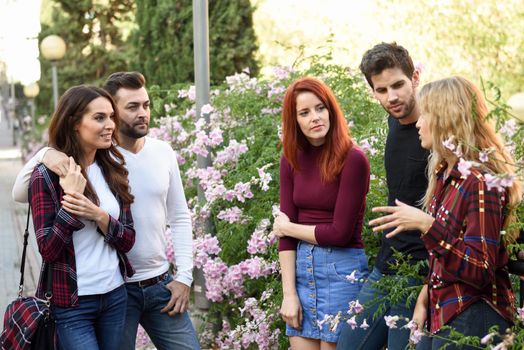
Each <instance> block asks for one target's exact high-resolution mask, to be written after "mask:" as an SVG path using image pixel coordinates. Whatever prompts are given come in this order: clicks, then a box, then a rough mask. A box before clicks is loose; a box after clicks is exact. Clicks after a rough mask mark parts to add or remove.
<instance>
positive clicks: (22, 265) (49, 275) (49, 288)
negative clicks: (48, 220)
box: [18, 203, 53, 303]
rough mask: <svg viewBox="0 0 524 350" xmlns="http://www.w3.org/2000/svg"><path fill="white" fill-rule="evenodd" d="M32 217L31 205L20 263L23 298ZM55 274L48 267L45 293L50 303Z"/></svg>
mask: <svg viewBox="0 0 524 350" xmlns="http://www.w3.org/2000/svg"><path fill="white" fill-rule="evenodd" d="M30 217H31V203H29V204H28V206H27V218H26V222H25V231H24V247H23V249H22V259H21V261H20V284H19V285H18V297H19V298H21V297H22V294H23V291H24V271H25V258H26V255H27V245H28V241H29V218H30ZM52 278H53V273H52V271H51V267H50V266H49V265H48V266H47V288H46V292H45V297H46V300H47V302H48V303H50V302H51V299H52V297H53V292H52V290H53V289H52V286H53V281H52Z"/></svg>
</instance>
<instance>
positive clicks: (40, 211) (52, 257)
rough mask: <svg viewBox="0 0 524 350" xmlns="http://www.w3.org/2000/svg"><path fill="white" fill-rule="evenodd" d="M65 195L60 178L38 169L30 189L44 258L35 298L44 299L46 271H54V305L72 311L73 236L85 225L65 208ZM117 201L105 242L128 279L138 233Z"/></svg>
mask: <svg viewBox="0 0 524 350" xmlns="http://www.w3.org/2000/svg"><path fill="white" fill-rule="evenodd" d="M62 195H63V191H62V188H61V187H60V184H59V178H58V176H57V175H56V174H54V173H53V172H51V171H50V170H49V169H48V168H46V167H45V166H44V165H43V164H41V165H39V166H38V167H36V168H35V170H34V171H33V174H32V176H31V186H30V189H29V200H30V202H31V207H32V210H33V225H34V228H35V233H36V241H37V243H38V250H39V251H40V254H41V255H42V273H41V276H40V281H39V282H38V288H37V291H36V295H37V296H38V297H39V298H42V299H45V297H44V294H45V292H46V289H47V279H48V277H47V273H46V271H47V268H51V271H52V283H51V285H52V287H51V289H52V293H53V298H52V303H53V304H54V305H57V306H60V307H71V306H76V305H78V286H77V283H76V277H77V276H76V261H75V249H74V246H73V232H75V231H78V230H80V229H82V228H83V227H84V224H83V223H82V222H81V221H80V220H79V219H78V218H76V216H75V215H72V214H69V213H68V212H67V211H66V210H65V209H64V208H62V206H61V204H60V201H61V198H62ZM117 200H118V201H119V204H120V216H119V218H118V220H117V219H115V218H112V217H111V216H109V228H108V231H107V234H106V235H105V238H104V239H105V242H106V243H107V244H109V245H111V246H112V247H113V248H115V249H116V251H117V254H118V257H119V260H120V270H121V272H122V276H124V278H125V276H128V277H131V276H132V275H133V273H134V270H133V268H132V267H131V264H130V263H129V260H128V259H127V256H126V255H125V253H127V252H128V251H129V250H130V249H131V247H132V246H133V244H134V243H135V230H134V228H133V219H132V217H131V211H130V208H129V206H128V205H123V204H122V202H121V201H120V199H119V198H118V196H117ZM100 234H102V233H101V232H100Z"/></svg>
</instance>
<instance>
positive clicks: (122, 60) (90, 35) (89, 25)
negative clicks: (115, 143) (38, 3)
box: [37, 0, 134, 111]
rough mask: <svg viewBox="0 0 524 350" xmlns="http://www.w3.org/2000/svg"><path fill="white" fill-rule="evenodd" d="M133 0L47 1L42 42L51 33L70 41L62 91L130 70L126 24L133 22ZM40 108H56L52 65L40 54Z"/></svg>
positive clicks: (61, 78) (60, 75)
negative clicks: (112, 73) (52, 85)
mask: <svg viewBox="0 0 524 350" xmlns="http://www.w3.org/2000/svg"><path fill="white" fill-rule="evenodd" d="M133 10H134V1H132V0H111V1H109V0H105V1H104V0H101V1H96V0H81V1H80V0H79V1H68V0H48V1H44V3H43V12H42V31H41V32H40V34H39V41H41V40H42V39H43V38H45V37H46V36H48V35H50V34H56V35H59V36H61V37H62V39H64V41H65V42H66V46H67V49H66V54H65V56H64V58H63V59H62V60H61V61H59V62H58V63H57V64H58V82H59V85H58V86H59V94H61V93H63V92H64V91H65V90H66V89H68V88H69V87H71V86H73V85H78V84H99V83H100V82H101V81H103V80H104V79H105V78H106V77H107V75H109V74H110V73H111V72H114V71H117V70H127V69H128V62H129V56H128V53H127V52H128V48H127V46H126V45H127V44H126V37H125V36H126V27H130V26H131V25H132V19H133V15H134V13H133ZM40 62H41V67H42V77H41V79H40V87H41V89H40V91H41V94H40V95H39V96H38V100H37V103H38V105H39V107H40V108H39V110H43V111H52V110H53V106H52V87H51V64H50V62H48V61H47V60H46V59H45V58H43V57H40Z"/></svg>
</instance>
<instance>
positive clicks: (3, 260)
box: [0, 118, 40, 315]
mask: <svg viewBox="0 0 524 350" xmlns="http://www.w3.org/2000/svg"><path fill="white" fill-rule="evenodd" d="M21 167H22V160H21V159H20V151H19V149H18V148H17V147H14V146H13V140H12V130H11V129H10V128H9V127H8V125H7V121H6V119H5V118H2V119H1V120H0V310H1V311H2V315H3V312H4V311H5V308H6V306H7V304H8V303H10V302H11V301H12V300H13V299H14V298H16V296H17V293H18V283H19V282H20V258H21V255H22V244H23V234H24V229H25V220H26V215H27V205H25V204H20V203H15V202H14V201H13V199H12V198H11V189H12V187H13V183H14V181H15V178H16V175H17V173H18V171H19V170H20V169H21ZM31 221H32V220H30V230H29V246H28V251H27V258H26V267H25V275H24V285H25V289H24V294H32V293H34V291H35V289H36V283H35V281H38V275H39V272H40V271H39V270H40V260H39V259H40V255H39V254H38V248H37V247H36V240H35V235H34V230H32V222H31Z"/></svg>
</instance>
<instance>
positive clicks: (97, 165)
mask: <svg viewBox="0 0 524 350" xmlns="http://www.w3.org/2000/svg"><path fill="white" fill-rule="evenodd" d="M116 113H117V109H116V107H115V104H114V102H113V99H112V98H111V96H110V95H109V94H108V93H107V92H106V91H105V90H102V89H100V88H97V87H92V86H84V85H82V86H75V87H72V88H70V89H69V90H67V91H66V92H65V93H64V95H63V96H62V97H61V98H60V101H59V103H58V106H57V109H56V111H55V113H54V115H53V118H52V120H51V124H50V126H49V143H50V145H51V146H52V147H53V148H55V149H57V150H59V151H61V152H64V153H65V154H67V155H68V156H70V164H69V170H68V172H67V174H66V175H65V176H63V177H61V178H59V177H58V176H57V175H56V174H54V173H53V172H51V171H50V170H49V169H48V168H47V167H46V166H45V165H43V164H41V165H39V166H38V167H36V168H35V170H34V171H33V174H32V176H31V187H30V191H29V198H30V203H31V206H32V210H33V222H34V227H35V231H36V238H37V242H38V248H39V251H40V254H41V255H42V261H43V262H42V264H43V266H42V275H41V278H40V281H39V285H38V290H37V296H39V297H40V298H46V297H51V305H52V311H53V314H54V317H55V319H56V324H57V335H58V342H59V346H60V348H61V349H65V350H69V349H71V350H80V349H86V350H97V349H105V350H114V349H117V348H118V347H119V345H120V340H121V337H122V334H123V326H124V319H125V314H126V302H127V293H126V289H125V287H124V279H125V278H126V276H127V277H129V276H132V274H133V269H132V267H131V266H130V264H129V262H128V260H127V257H126V254H125V253H126V252H128V251H129V250H130V249H131V247H132V246H133V243H134V241H135V231H134V229H133V221H132V218H131V213H130V210H129V207H130V204H131V203H132V201H133V196H132V195H131V194H130V193H129V186H128V180H127V170H126V169H125V168H124V160H123V157H122V155H121V154H120V152H119V151H118V150H117V149H116V147H115V143H116V135H117V132H116V131H117V129H118V118H117V116H116ZM49 276H50V280H49ZM49 285H50V290H49V289H48V286H49Z"/></svg>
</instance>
